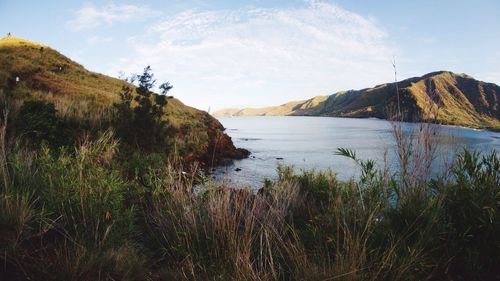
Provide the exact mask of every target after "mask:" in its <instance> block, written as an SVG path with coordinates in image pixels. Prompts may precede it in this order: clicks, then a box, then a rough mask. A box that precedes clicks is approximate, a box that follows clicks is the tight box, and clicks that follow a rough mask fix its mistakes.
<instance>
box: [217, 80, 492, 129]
mask: <svg viewBox="0 0 500 281" xmlns="http://www.w3.org/2000/svg"><path fill="white" fill-rule="evenodd" d="M397 87H398V89H399V99H400V110H401V115H402V116H403V117H404V119H405V120H406V121H411V122H416V121H432V122H433V121H437V122H440V123H443V124H450V125H460V126H467V127H473V128H490V129H499V128H500V104H499V103H500V86H498V85H496V84H493V83H486V82H482V81H478V80H476V79H474V78H472V77H470V76H468V75H465V74H457V73H453V72H449V71H438V72H433V73H429V74H426V75H424V76H422V77H414V78H409V79H406V80H403V81H400V82H398V83H397ZM396 92H397V91H396V83H387V84H382V85H377V86H375V87H373V88H367V89H361V90H350V91H343V92H338V93H335V94H333V95H330V96H317V97H314V98H311V99H308V100H303V101H293V102H289V103H286V104H283V105H279V106H271V107H265V108H245V109H226V110H221V111H217V112H215V113H214V115H215V116H252V115H254V116H258V115H260V116H273V115H289V116H335V117H356V118H365V117H377V118H383V119H391V118H394V116H397V114H396V113H397V112H398V109H397V108H398V102H397V98H398V97H397V95H396Z"/></svg>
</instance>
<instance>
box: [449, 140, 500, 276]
mask: <svg viewBox="0 0 500 281" xmlns="http://www.w3.org/2000/svg"><path fill="white" fill-rule="evenodd" d="M453 173H454V175H455V178H456V181H455V182H452V183H448V184H444V185H440V188H442V192H446V197H445V200H444V208H445V210H446V214H447V219H448V222H449V227H450V231H449V234H450V237H448V239H447V241H448V242H449V243H450V246H449V250H450V252H451V253H450V255H451V256H453V257H454V260H455V262H456V266H457V267H459V268H462V267H465V268H466V269H467V271H469V272H477V273H485V272H492V271H495V270H498V265H499V264H500V158H499V157H498V153H497V152H496V151H493V152H491V153H490V154H488V155H482V156H481V155H480V153H479V152H478V151H474V152H470V151H468V150H464V151H463V152H461V153H460V154H459V155H458V158H457V160H456V166H455V167H454V169H453Z"/></svg>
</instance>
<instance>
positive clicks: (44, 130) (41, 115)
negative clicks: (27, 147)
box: [16, 100, 71, 148]
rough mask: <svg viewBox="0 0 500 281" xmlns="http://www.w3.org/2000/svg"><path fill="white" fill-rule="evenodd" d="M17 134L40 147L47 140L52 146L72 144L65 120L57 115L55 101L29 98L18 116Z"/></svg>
mask: <svg viewBox="0 0 500 281" xmlns="http://www.w3.org/2000/svg"><path fill="white" fill-rule="evenodd" d="M17 124H18V125H17V127H16V129H17V130H18V132H17V135H18V136H20V137H21V138H22V139H24V140H26V141H28V142H29V143H30V144H31V145H33V146H35V147H38V146H40V144H42V143H43V142H46V143H47V144H48V145H49V146H50V147H52V148H58V147H61V146H66V145H69V144H71V137H70V134H69V132H68V129H67V127H66V125H65V124H64V121H63V120H62V119H61V118H59V117H58V116H57V111H56V109H55V107H54V104H53V103H50V102H45V101H39V100H27V101H25V102H24V103H23V105H22V106H21V108H20V109H19V114H18V116H17Z"/></svg>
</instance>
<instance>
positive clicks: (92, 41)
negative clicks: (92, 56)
mask: <svg viewBox="0 0 500 281" xmlns="http://www.w3.org/2000/svg"><path fill="white" fill-rule="evenodd" d="M112 41H113V38H112V37H103V36H97V35H94V36H90V37H89V38H87V43H88V44H89V45H98V44H104V43H111V42H112Z"/></svg>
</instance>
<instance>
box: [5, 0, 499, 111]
mask: <svg viewBox="0 0 500 281" xmlns="http://www.w3.org/2000/svg"><path fill="white" fill-rule="evenodd" d="M7 32H11V33H12V34H13V35H14V36H17V37H21V38H25V39H29V40H31V41H36V42H39V43H42V44H45V45H48V46H50V47H52V48H54V49H56V50H58V51H60V52H61V53H63V54H64V55H66V56H68V57H70V58H71V59H73V60H75V61H77V62H79V63H80V64H82V65H84V66H85V67H86V68H87V69H89V70H92V71H96V72H100V73H104V74H107V75H110V76H114V77H120V76H123V75H125V76H128V75H131V74H133V73H140V72H141V71H142V70H143V69H144V67H145V66H147V65H150V66H151V67H152V69H153V72H154V73H155V77H156V79H157V80H158V84H161V83H162V82H166V81H169V82H170V83H171V84H173V85H174V89H173V90H172V91H171V93H172V94H173V95H174V96H175V97H177V98H179V99H180V100H181V101H183V102H184V103H186V104H187V105H190V106H194V107H196V108H199V109H202V110H208V109H211V110H212V111H213V110H217V109H222V108H234V107H236V108H242V107H259V106H269V105H279V104H283V103H285V102H288V101H291V100H302V99H307V98H311V97H313V96H318V95H329V94H333V93H335V92H337V91H342V90H349V89H361V88H367V87H373V86H375V85H378V84H382V83H386V82H391V81H394V71H393V66H392V61H393V60H395V61H396V65H397V72H398V75H397V76H398V77H397V78H398V79H399V80H401V79H404V78H409V77H414V76H421V75H423V74H426V73H429V72H433V71H438V70H450V71H454V72H458V73H466V74H469V75H471V76H473V77H475V78H476V79H479V80H483V81H487V82H493V83H497V84H500V1H499V0H475V1H465V0H422V1H400V0H378V1H369V0H336V1H335V0H332V1H329V0H324V1H313V0H289V1H282V0H279V1H273V0H253V1H241V0H232V1H230V0H219V1H201V0H170V1H161V0H152V1H135V0H126V1H106V0H105V1H102V0H101V1H92V0H90V1H75V0H44V1H38V0H36V1H35V0H32V1H27V0H24V1H20V0H0V33H3V34H7ZM2 36H3V35H2Z"/></svg>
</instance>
